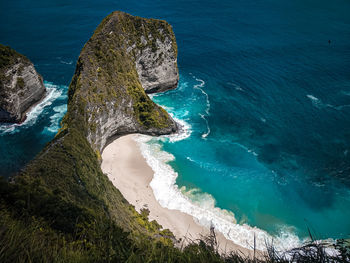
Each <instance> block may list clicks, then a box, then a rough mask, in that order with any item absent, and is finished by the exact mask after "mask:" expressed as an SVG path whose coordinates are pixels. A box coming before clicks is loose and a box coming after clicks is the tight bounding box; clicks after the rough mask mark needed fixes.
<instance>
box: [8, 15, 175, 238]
mask: <svg viewBox="0 0 350 263" xmlns="http://www.w3.org/2000/svg"><path fill="white" fill-rule="evenodd" d="M143 39H146V40H147V39H148V40H149V42H148V43H145V42H144V41H143ZM152 40H155V41H156V42H157V43H159V42H161V43H165V44H164V45H163V44H162V45H163V46H161V45H160V44H159V46H158V44H157V45H156V47H159V50H163V55H162V57H163V56H164V57H163V58H166V59H164V60H162V59H160V58H157V56H158V54H161V53H160V52H159V50H158V49H156V48H155V47H153V51H152ZM169 40H170V41H171V47H170V44H169ZM142 43H143V44H142ZM153 43H154V42H153ZM147 45H150V46H147ZM165 46H166V47H167V48H169V49H170V50H166V49H163V48H164V47H165ZM149 47H150V49H149ZM144 50H148V51H147V52H148V54H150V57H149V58H147V65H145V66H147V67H146V68H150V67H151V65H159V67H160V68H163V67H164V68H165V67H168V66H167V65H169V61H170V59H171V58H173V59H174V61H175V62H176V42H175V37H174V34H173V32H172V29H171V27H170V25H169V24H168V23H166V22H165V21H160V20H154V19H144V18H140V17H134V16H131V15H128V14H125V13H122V12H113V13H112V14H110V15H109V16H107V17H106V18H105V19H104V20H103V21H102V23H101V24H100V25H99V26H98V27H97V29H96V30H95V33H94V34H93V36H92V37H91V38H90V39H89V41H88V42H87V43H86V44H85V46H84V47H83V49H82V51H81V54H80V56H79V59H78V62H77V66H76V71H75V74H74V76H73V78H72V82H71V84H70V86H69V90H68V110H67V114H66V115H65V117H64V119H63V121H62V128H61V129H60V130H59V132H58V133H57V134H56V136H55V138H54V139H53V140H52V141H51V142H49V143H48V144H47V145H46V146H45V148H44V149H43V150H42V151H41V152H40V153H39V154H38V155H37V156H36V158H34V159H33V160H32V161H31V162H30V163H29V164H28V165H27V166H26V167H25V169H23V170H22V171H21V173H20V175H18V176H16V177H15V178H14V181H15V184H16V185H18V186H19V187H20V189H25V190H26V191H27V190H28V191H29V192H30V194H29V195H30V200H31V203H34V202H33V200H34V196H36V199H35V200H37V203H38V204H39V205H37V206H35V207H34V208H33V207H32V208H31V213H32V214H35V215H36V216H38V217H43V218H44V219H45V220H47V222H50V225H51V224H52V227H53V228H55V229H58V230H59V231H62V232H65V233H75V234H72V236H76V233H77V229H79V230H78V232H79V233H85V232H81V231H82V230H81V229H82V228H83V229H84V231H85V230H86V231H91V230H93V229H95V228H94V227H93V226H98V227H103V226H105V225H106V224H107V223H108V224H107V225H113V224H114V223H116V224H117V225H118V226H120V227H122V228H123V229H124V230H127V231H132V232H133V233H134V232H137V233H143V234H146V235H151V236H152V237H155V238H164V236H165V237H166V239H167V237H168V236H169V235H170V236H171V234H170V233H169V231H165V232H164V231H163V230H161V227H160V226H159V224H158V223H156V222H155V221H152V222H149V221H148V220H147V217H144V216H142V215H139V214H138V213H137V212H136V211H135V209H134V207H133V206H131V205H130V204H129V203H128V202H127V201H126V200H125V199H124V197H123V196H122V195H121V193H120V192H119V191H118V189H116V188H115V187H114V186H113V184H112V183H111V181H109V179H108V177H107V176H106V175H105V174H103V172H102V171H101V167H100V160H99V159H100V152H101V151H102V149H103V148H104V147H105V146H106V144H108V142H109V141H110V140H112V139H113V138H116V137H118V136H121V135H123V134H127V133H144V134H153V135H160V134H169V133H172V132H175V131H176V130H177V125H176V123H175V121H174V120H173V119H172V118H171V117H170V116H169V115H168V113H167V112H166V111H165V110H164V109H162V108H161V107H159V106H157V105H156V104H155V103H153V102H152V101H151V100H150V98H149V97H148V96H147V94H146V92H145V90H144V89H143V87H142V83H143V82H142V78H141V77H139V74H138V72H137V69H136V68H137V61H138V58H139V55H140V54H141V53H142V54H143V52H144ZM152 52H153V53H152ZM174 56H175V57H174ZM175 62H174V63H173V64H172V66H171V70H172V71H173V72H177V65H176V63H175ZM163 63H164V64H163ZM169 69H170V66H169ZM167 70H168V69H167ZM140 80H141V81H140ZM156 80H157V81H156V82H157V83H158V85H159V86H160V87H162V88H159V90H164V89H168V88H174V87H175V86H174V84H175V82H172V81H170V82H169V81H168V80H167V79H166V78H164V77H159V78H156ZM29 195H28V194H26V195H25V197H26V198H27V196H29ZM26 200H27V199H26ZM26 207H27V206H26ZM28 207H29V205H28ZM111 220H112V221H111ZM52 222H53V223H52ZM81 222H84V225H82V224H81ZM106 222H107V223H106ZM93 231H95V230H93ZM103 231H104V230H103ZM108 231H109V230H108ZM99 233H100V232H99ZM108 233H109V232H108ZM83 236H85V234H84V235H83ZM94 237H95V236H94ZM96 237H98V236H96ZM104 243H106V242H104ZM106 244H107V243H106Z"/></svg>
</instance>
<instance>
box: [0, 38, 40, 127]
mask: <svg viewBox="0 0 350 263" xmlns="http://www.w3.org/2000/svg"><path fill="white" fill-rule="evenodd" d="M45 91H46V90H45V87H44V84H43V80H42V77H41V76H40V75H39V74H38V73H37V72H36V70H35V68H34V65H33V64H32V63H31V62H30V61H29V60H28V59H27V58H26V57H25V56H23V55H21V54H19V53H17V52H16V51H15V50H13V49H11V48H10V47H6V46H4V45H1V44H0V122H8V123H16V122H17V123H18V122H22V121H24V119H25V117H26V115H25V113H26V111H28V110H29V109H30V107H32V106H33V105H34V104H36V103H37V102H39V101H40V100H41V99H42V98H43V97H44V95H45Z"/></svg>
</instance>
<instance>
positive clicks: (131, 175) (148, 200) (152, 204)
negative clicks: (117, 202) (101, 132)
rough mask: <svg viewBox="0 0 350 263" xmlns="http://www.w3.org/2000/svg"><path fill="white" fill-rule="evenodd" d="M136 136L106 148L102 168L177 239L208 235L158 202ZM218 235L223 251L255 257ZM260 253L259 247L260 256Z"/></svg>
mask: <svg viewBox="0 0 350 263" xmlns="http://www.w3.org/2000/svg"><path fill="white" fill-rule="evenodd" d="M133 136H137V135H126V136H122V137H119V138H118V139H116V140H114V141H113V142H112V143H110V144H109V145H108V146H107V147H106V148H105V149H104V150H103V152H102V155H101V156H102V164H101V169H102V171H103V172H104V173H105V174H107V176H108V178H109V180H110V181H111V182H112V183H113V185H114V186H115V187H116V188H117V189H118V190H119V191H120V192H121V193H122V195H123V196H124V198H125V199H126V200H127V201H128V202H129V203H130V204H132V205H134V206H135V209H136V210H137V211H138V212H140V209H142V208H147V209H148V210H149V211H150V214H149V220H150V221H152V220H156V221H157V222H158V223H159V224H160V225H161V226H162V227H163V229H169V230H170V231H171V232H172V233H173V234H174V235H175V237H176V239H178V240H181V241H182V240H184V243H185V244H186V242H187V243H188V241H190V240H196V239H200V238H201V237H202V236H207V235H208V234H209V233H210V230H209V229H208V228H206V227H204V226H201V225H199V224H198V223H196V222H195V220H194V219H193V217H192V216H191V215H189V214H186V213H183V212H181V211H179V210H170V209H168V208H164V207H162V206H161V205H160V204H159V203H158V201H157V200H156V198H155V196H154V194H153V190H152V188H151V186H150V182H151V181H152V179H153V175H154V171H153V170H152V168H151V167H150V166H149V165H148V164H147V162H146V160H145V158H144V157H143V155H142V154H141V151H140V149H139V146H138V145H137V142H136V141H135V140H134V139H133ZM215 234H216V238H217V243H218V248H219V252H220V253H226V252H228V253H229V252H231V251H236V252H239V253H241V254H242V255H243V256H249V257H253V254H254V251H253V250H251V249H247V248H244V247H242V246H240V245H237V244H235V243H234V242H232V241H231V240H228V239H226V238H225V237H224V235H223V234H221V233H220V232H218V231H215ZM259 252H260V251H258V250H256V256H257V257H259V254H260V253H259Z"/></svg>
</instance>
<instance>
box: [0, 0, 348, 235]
mask: <svg viewBox="0 0 350 263" xmlns="http://www.w3.org/2000/svg"><path fill="white" fill-rule="evenodd" d="M114 10H122V11H126V12H128V13H131V14H133V15H139V16H143V17H153V18H160V19H165V20H167V21H168V22H169V23H171V24H172V26H173V29H174V32H175V34H176V38H177V42H178V49H179V57H178V65H179V68H180V75H181V77H180V83H179V88H178V89H177V90H175V91H170V92H167V93H165V94H162V95H156V96H154V97H153V99H154V100H155V101H156V102H158V103H160V104H161V105H164V106H165V107H167V108H168V109H169V110H170V111H171V112H172V113H173V114H174V116H175V117H177V118H179V119H182V120H183V121H185V122H186V123H187V124H188V125H189V127H190V128H189V130H190V131H191V136H190V137H188V138H186V139H184V140H180V141H177V142H170V141H162V142H161V147H162V149H163V150H164V151H166V152H169V153H171V154H172V155H173V156H174V157H175V160H173V161H171V162H170V165H171V166H172V169H173V170H174V171H176V172H177V173H178V178H177V185H178V186H179V187H180V188H181V187H182V188H181V189H186V190H183V192H184V193H185V194H188V193H191V191H189V189H198V190H197V192H196V193H197V194H193V193H192V194H191V196H190V198H192V199H193V200H194V199H196V198H197V197H198V198H200V197H201V196H203V195H201V194H200V193H202V194H203V193H209V194H210V195H211V196H212V198H213V199H215V201H216V206H217V207H219V208H222V209H226V210H229V211H231V212H233V213H234V215H235V218H236V220H237V222H239V223H241V224H243V223H247V224H249V225H251V226H257V227H258V228H261V229H263V230H266V231H268V232H269V233H271V234H275V235H278V234H279V233H280V232H281V229H286V228H287V229H288V231H291V232H293V233H295V234H297V235H298V236H299V237H301V238H302V237H305V236H307V234H308V231H307V228H308V227H309V228H311V229H312V230H313V231H314V232H315V233H316V234H317V237H318V238H341V237H349V234H350V220H349V218H350V209H349V208H350V190H349V188H350V15H349V14H350V2H349V1H347V0H335V1H324V0H321V1H320V0H318V1H316V0H307V1H278V0H267V1H259V0H258V1H257V0H245V1H242V0H237V1H230V0H222V1H220V2H215V1H130V0H129V1H98V2H97V1H90V0H87V1H24V0H21V1H1V2H0V42H1V43H2V44H6V45H10V46H11V47H13V48H15V49H16V50H17V51H19V52H21V53H23V54H25V55H26V56H27V57H28V58H30V59H31V60H32V61H33V62H34V64H35V66H36V68H37V70H38V72H39V73H40V74H42V76H43V77H44V79H45V80H46V81H47V82H46V83H47V86H48V87H50V88H52V89H53V90H52V93H51V95H50V96H51V97H50V98H49V99H48V101H47V103H46V104H44V105H43V107H44V106H45V107H44V108H43V110H42V111H40V109H38V110H37V113H38V117H35V116H34V117H33V119H32V121H28V122H27V123H25V124H24V125H22V126H20V127H7V128H4V127H2V128H1V130H0V155H1V159H0V165H1V166H0V167H1V169H0V175H4V176H6V177H8V176H9V175H10V174H12V173H15V172H16V171H18V170H19V169H20V168H21V167H22V166H23V165H24V164H25V163H26V162H28V161H29V160H30V159H32V158H33V157H34V156H35V155H36V154H37V153H38V152H39V151H40V149H41V148H42V147H43V146H44V145H45V144H46V143H47V142H48V141H49V140H51V139H52V138H53V137H54V135H55V132H56V131H57V130H58V127H59V125H58V124H59V121H60V119H61V118H62V117H63V115H64V112H65V110H66V108H65V106H64V105H65V103H66V99H67V98H66V93H67V86H68V85H69V82H70V80H71V77H72V75H73V73H74V68H75V63H76V60H77V58H78V56H79V53H80V50H81V48H82V47H83V45H84V43H85V42H86V41H87V40H88V39H89V37H90V36H91V35H92V33H93V31H94V29H95V28H96V26H97V25H98V24H99V23H100V21H101V20H102V19H103V18H104V17H105V16H106V15H107V14H109V13H110V12H112V11H114ZM329 40H330V43H329ZM40 112H41V114H39V113H40ZM198 193H199V194H198ZM197 201H198V200H197Z"/></svg>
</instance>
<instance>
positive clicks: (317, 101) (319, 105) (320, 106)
mask: <svg viewBox="0 0 350 263" xmlns="http://www.w3.org/2000/svg"><path fill="white" fill-rule="evenodd" d="M306 97H308V98H309V99H310V100H311V102H312V105H314V106H315V107H316V108H318V109H323V108H327V107H328V108H331V109H334V110H338V111H340V110H343V109H344V108H348V107H350V105H348V104H345V105H339V106H334V105H332V104H329V103H323V102H322V100H320V99H319V98H317V97H315V96H313V95H310V94H308V95H306Z"/></svg>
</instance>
